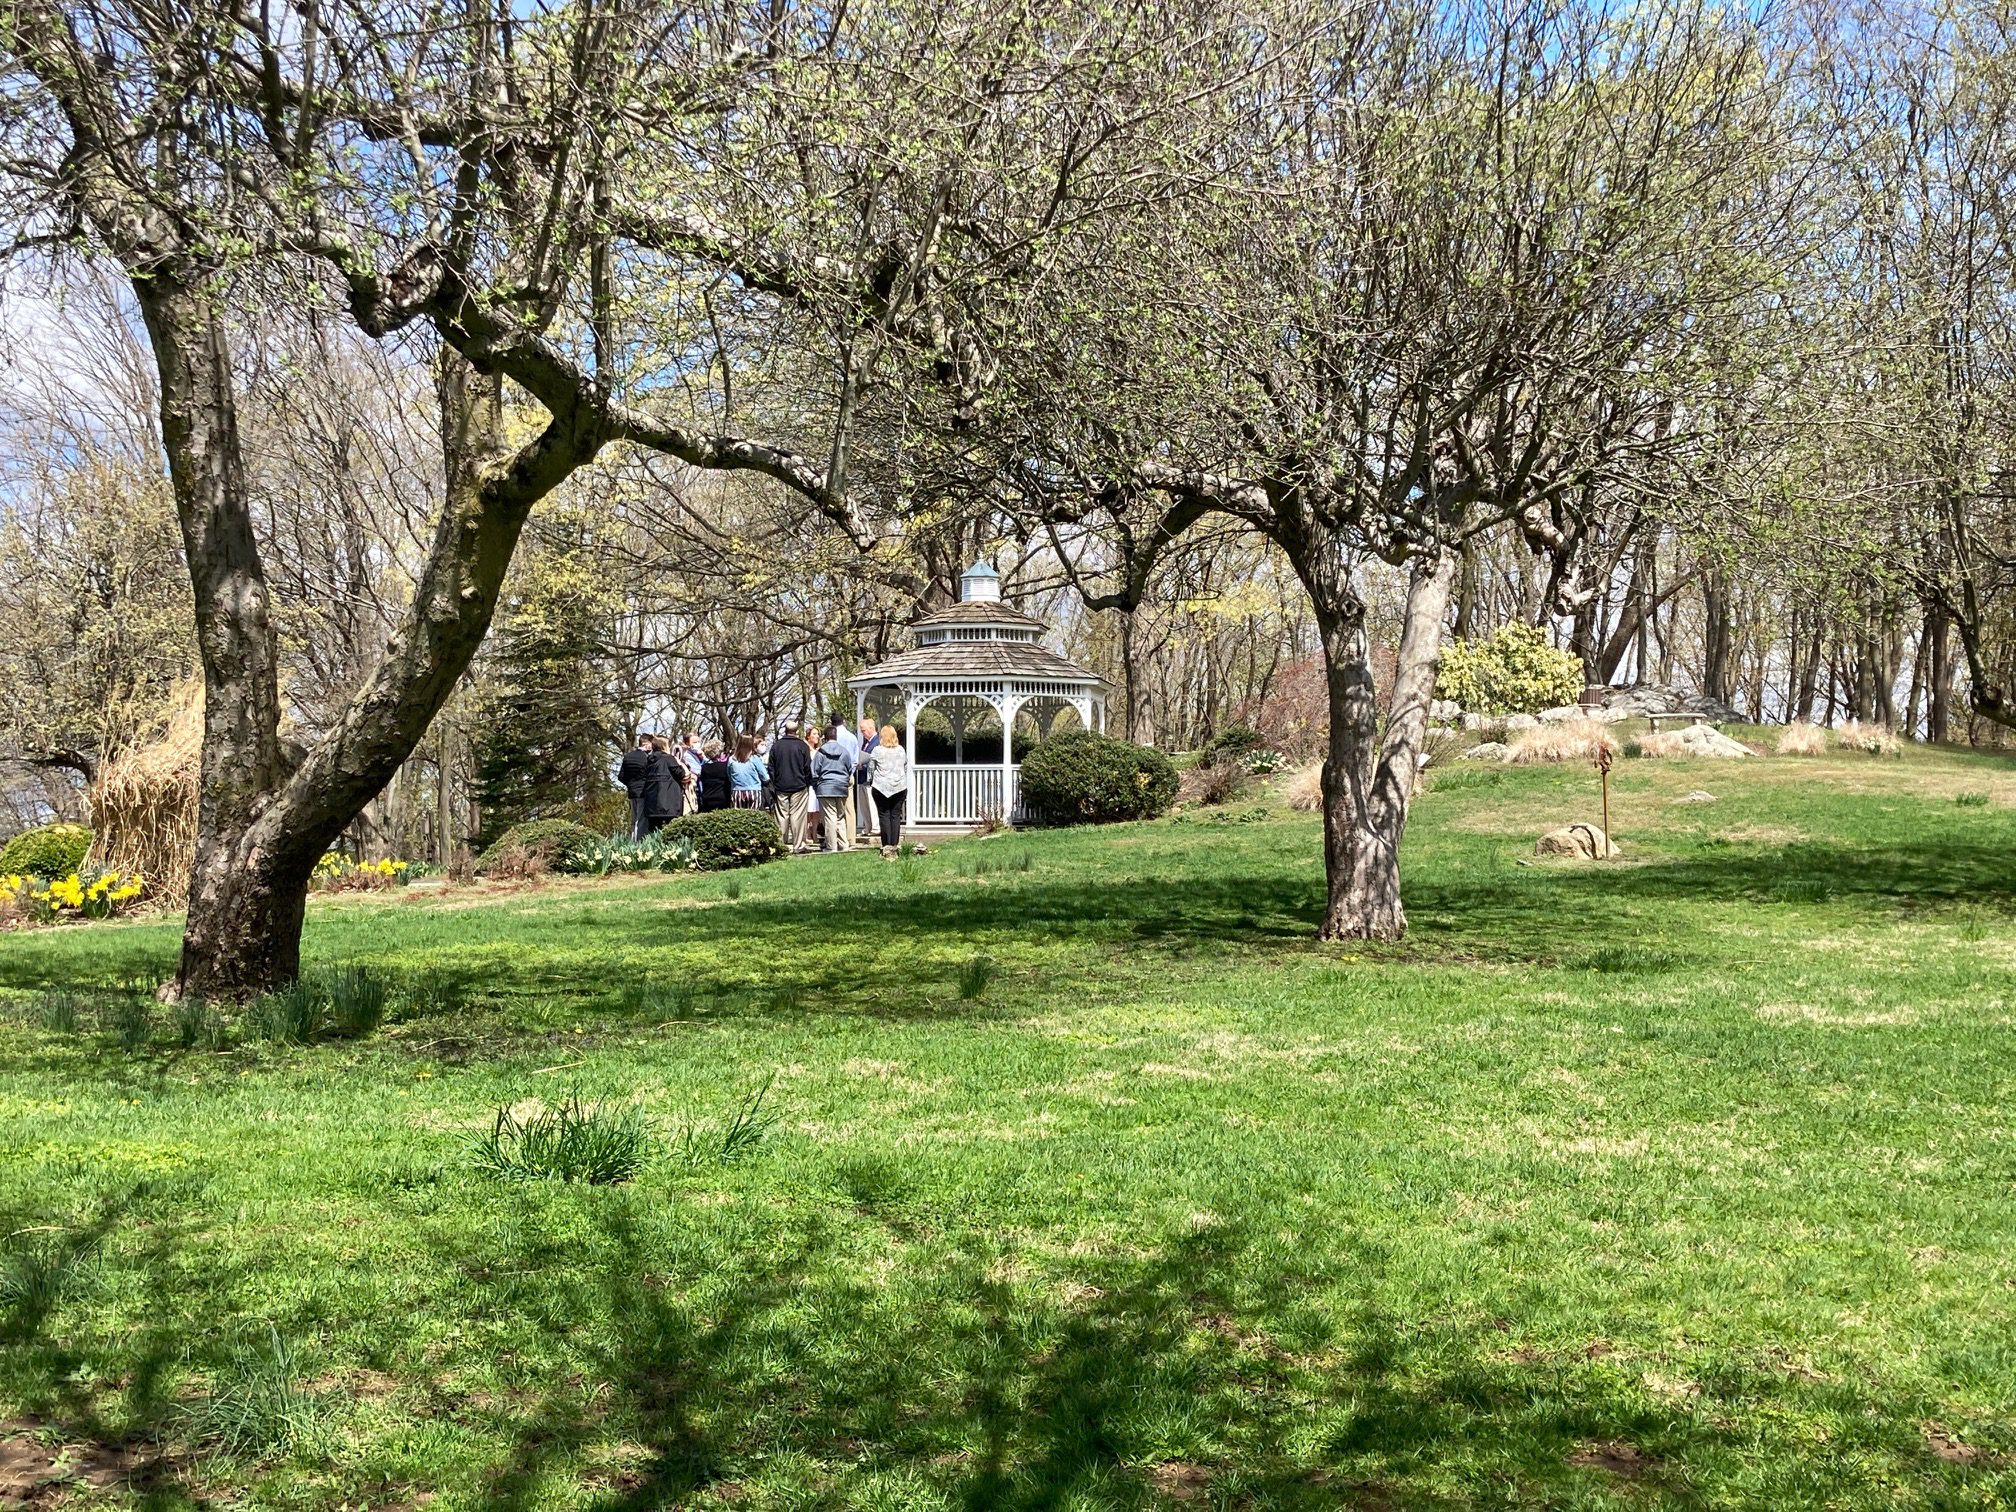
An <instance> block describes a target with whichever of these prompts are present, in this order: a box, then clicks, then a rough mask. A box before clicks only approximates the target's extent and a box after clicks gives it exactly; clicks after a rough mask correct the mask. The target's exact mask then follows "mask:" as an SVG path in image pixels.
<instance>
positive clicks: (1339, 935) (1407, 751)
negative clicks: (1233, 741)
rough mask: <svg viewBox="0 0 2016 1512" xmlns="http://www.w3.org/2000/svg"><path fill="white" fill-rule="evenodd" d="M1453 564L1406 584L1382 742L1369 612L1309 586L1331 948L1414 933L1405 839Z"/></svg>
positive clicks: (1423, 571)
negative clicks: (1322, 696) (1403, 869)
mask: <svg viewBox="0 0 2016 1512" xmlns="http://www.w3.org/2000/svg"><path fill="white" fill-rule="evenodd" d="M1454 575H1455V562H1454V559H1453V558H1452V557H1450V556H1449V555H1448V554H1446V553H1445V554H1443V555H1442V556H1440V557H1439V558H1438V559H1437V560H1436V561H1434V562H1433V563H1430V564H1421V565H1417V566H1416V568H1415V570H1414V573H1413V575H1412V578H1411V579H1410V581H1409V584H1408V590H1407V605H1406V612H1405V618H1404V623H1403V626H1402V630H1401V636H1400V646H1399V652H1398V657H1397V665H1396V670H1395V673H1394V680H1393V691H1392V696H1391V698H1390V700H1389V702H1388V705H1387V717H1386V729H1385V733H1384V735H1383V737H1382V736H1381V735H1380V732H1379V728H1378V704H1377V697H1376V692H1375V689H1374V687H1373V683H1372V666H1371V656H1370V650H1371V648H1370V644H1369V641H1368V639H1367V636H1366V631H1365V607H1364V604H1363V603H1362V602H1361V601H1359V600H1358V599H1357V598H1356V596H1355V595H1352V594H1344V593H1338V592H1337V591H1336V588H1335V585H1322V591H1321V592H1318V585H1317V584H1315V583H1313V582H1312V583H1311V585H1310V586H1311V590H1312V596H1315V597H1316V623H1317V628H1318V630H1319V632H1320V634H1321V636H1322V640H1323V665H1324V673H1325V676H1326V679H1327V683H1328V690H1329V706H1330V742H1329V751H1328V755H1327V757H1326V759H1325V761H1324V763H1323V867H1324V873H1325V878H1326V883H1327V887H1326V899H1325V903H1324V909H1323V924H1322V927H1321V929H1320V930H1319V931H1318V935H1319V937H1320V938H1322V939H1325V940H1397V939H1399V938H1400V937H1401V936H1402V935H1403V934H1405V933H1406V932H1407V913H1406V909H1405V908H1404V907H1403V906H1402V904H1401V899H1400V839H1401V836H1402V834H1403V833H1404V832H1405V830H1406V827H1407V808H1408V804H1409V803H1410V802H1411V800H1412V798H1413V794H1414V779H1415V773H1416V771H1417V768H1418V766H1419V757H1420V752H1421V742H1422V737H1423V735H1424V733H1425V732H1426V730H1427V728H1428V703H1429V700H1430V699H1431V698H1432V697H1433V696H1434V691H1435V669H1436V665H1437V664H1438V663H1439V661H1440V660H1441V655H1442V616H1443V613H1444V611H1446V610H1447V608H1448V606H1449V589H1450V584H1451V581H1452V580H1453V578H1454Z"/></svg>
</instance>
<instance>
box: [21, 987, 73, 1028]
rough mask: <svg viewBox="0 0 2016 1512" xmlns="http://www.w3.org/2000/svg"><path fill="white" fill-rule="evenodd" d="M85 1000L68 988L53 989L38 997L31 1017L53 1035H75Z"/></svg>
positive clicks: (30, 1011) (30, 1010)
mask: <svg viewBox="0 0 2016 1512" xmlns="http://www.w3.org/2000/svg"><path fill="white" fill-rule="evenodd" d="M83 1006H84V1000H83V998H81V997H80V996H78V994H76V993H74V992H72V991H71V990H70V989H69V988H68V987H51V988H50V989H49V990H48V991H46V992H43V993H40V994H38V995H37V996H36V998H35V1002H34V1005H33V1006H32V1007H31V1008H30V1009H29V1016H30V1018H32V1019H33V1020H34V1022H35V1023H37V1024H39V1025H41V1027H43V1028H44V1029H47V1030H49V1031H50V1033H52V1034H75V1033H76V1032H77V1021H78V1019H79V1018H80V1017H82V1013H83Z"/></svg>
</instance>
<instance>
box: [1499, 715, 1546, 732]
mask: <svg viewBox="0 0 2016 1512" xmlns="http://www.w3.org/2000/svg"><path fill="white" fill-rule="evenodd" d="M1505 728H1506V729H1508V730H1537V729H1539V728H1540V721H1539V720H1537V719H1535V718H1534V717H1533V716H1532V715H1531V714H1514V715H1512V716H1511V717H1510V718H1508V719H1507V720H1506V721H1505Z"/></svg>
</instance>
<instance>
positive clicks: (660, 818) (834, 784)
mask: <svg viewBox="0 0 2016 1512" xmlns="http://www.w3.org/2000/svg"><path fill="white" fill-rule="evenodd" d="M812 733H813V734H814V735H816V736H817V737H818V744H817V745H816V746H815V745H814V744H813V743H812V742H811V741H810V740H808V739H806V737H805V736H804V735H803V734H801V733H800V725H799V722H798V721H797V720H795V719H790V720H786V721H785V722H784V729H783V732H782V733H781V734H779V735H778V736H777V738H776V739H775V740H766V739H764V738H762V737H760V736H757V735H738V736H736V737H735V743H734V746H733V748H732V749H733V752H734V754H733V755H730V754H729V751H730V749H731V748H730V747H729V746H727V745H725V744H723V743H722V742H721V741H718V740H709V741H704V742H703V741H702V740H701V739H700V737H699V735H698V734H697V733H696V734H688V735H687V736H686V738H685V739H684V740H680V741H677V742H676V743H675V742H674V741H673V740H672V739H671V737H669V736H665V735H656V734H648V733H647V734H641V735H639V736H638V737H637V744H636V746H635V747H634V748H633V749H631V750H628V751H625V752H624V753H623V760H622V763H621V765H620V766H619V767H618V768H617V771H616V780H617V781H618V782H619V783H621V784H622V785H623V790H624V791H625V792H626V793H628V794H629V795H630V834H631V838H633V839H639V840H641V839H642V838H643V837H644V836H646V835H648V834H650V833H651V832H652V831H654V830H657V829H659V828H661V827H663V826H664V825H665V824H667V823H668V822H670V821H671V820H673V819H676V818H678V817H679V816H680V815H682V814H686V813H701V814H704V813H707V812H709V811H711V810H714V809H725V808H749V809H767V810H768V811H769V812H770V813H772V814H774V815H775V816H776V819H777V828H778V830H779V832H780V833H781V834H782V835H783V837H784V844H785V846H786V848H787V849H788V850H790V852H791V853H792V854H794V855H797V854H802V853H804V852H806V851H811V850H827V851H844V850H852V849H853V848H854V846H855V845H856V843H857V840H856V836H857V834H858V835H863V836H865V835H868V834H870V833H873V832H876V831H879V832H880V838H881V842H882V854H883V855H884V856H894V855H895V854H896V853H897V851H898V849H899V848H900V847H901V845H902V843H903V817H904V811H905V809H906V808H907V806H908V803H909V798H910V758H909V753H908V752H906V751H905V750H904V749H903V745H902V743H901V742H900V741H899V740H897V738H896V729H895V727H894V726H893V725H883V726H882V727H881V728H880V729H877V728H876V726H875V721H874V720H872V719H864V720H862V721H861V724H860V727H859V729H858V730H850V729H848V727H847V726H846V724H845V723H844V722H842V721H840V720H837V719H836V720H835V721H833V723H832V724H830V725H826V726H823V727H816V728H815V729H814V730H813V732H812Z"/></svg>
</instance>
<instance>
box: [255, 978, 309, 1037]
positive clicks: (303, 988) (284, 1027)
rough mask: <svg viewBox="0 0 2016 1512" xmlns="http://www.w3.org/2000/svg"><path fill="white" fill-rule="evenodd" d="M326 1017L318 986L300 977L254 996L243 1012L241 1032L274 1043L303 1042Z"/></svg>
mask: <svg viewBox="0 0 2016 1512" xmlns="http://www.w3.org/2000/svg"><path fill="white" fill-rule="evenodd" d="M327 1018H328V1004H327V1003H326V1002H325V1001H324V1000H323V997H322V991H321V989H320V988H319V987H317V986H316V984H315V983H313V982H311V981H309V980H307V979H306V978H305V977H304V978H302V979H300V980H298V981H293V982H289V983H288V984H287V985H286V986H285V987H282V988H280V989H279V990H278V991H275V992H269V993H266V994H265V995H264V996H262V997H258V998H255V999H254V1000H253V1002H252V1005H251V1007H249V1008H248V1009H247V1010H246V1012H245V1019H244V1025H245V1034H246V1037H247V1038H248V1039H261V1040H267V1041H269V1042H271V1043H273V1044H276V1045H304V1044H306V1043H307V1042H308V1041H309V1040H312V1039H313V1038H315V1036H316V1035H318V1034H320V1033H321V1032H322V1028H323V1025H324V1024H325V1023H326V1022H327Z"/></svg>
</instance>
